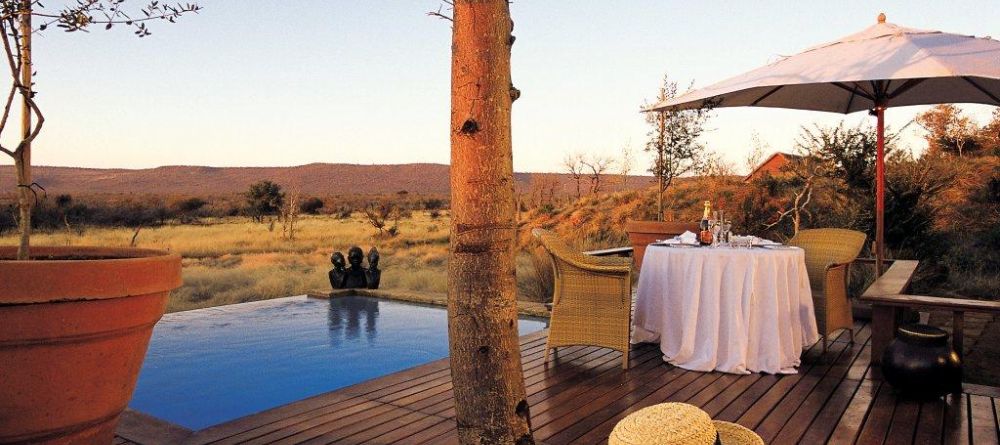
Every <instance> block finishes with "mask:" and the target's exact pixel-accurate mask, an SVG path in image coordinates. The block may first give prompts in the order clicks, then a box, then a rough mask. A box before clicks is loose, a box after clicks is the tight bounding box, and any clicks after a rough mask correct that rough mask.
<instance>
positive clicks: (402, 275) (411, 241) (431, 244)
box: [0, 212, 448, 311]
mask: <svg viewBox="0 0 1000 445" xmlns="http://www.w3.org/2000/svg"><path fill="white" fill-rule="evenodd" d="M399 231H400V235H398V236H396V237H391V238H390V237H385V236H378V235H377V231H376V230H375V229H374V228H373V227H372V226H370V225H369V224H368V223H367V222H366V221H365V220H364V219H362V218H360V217H354V218H348V219H335V218H333V217H330V216H305V217H302V218H301V219H300V220H299V223H298V225H297V231H296V234H295V239H294V240H286V239H284V238H282V235H281V225H280V223H276V224H275V225H274V229H273V230H271V225H270V224H268V223H267V222H265V223H255V222H252V221H251V220H249V219H247V218H225V219H209V220H204V221H202V222H201V223H200V224H185V225H180V224H178V225H169V224H168V225H164V226H159V227H151V228H144V229H141V230H140V231H139V234H138V236H137V237H136V246H137V247H148V248H157V249H165V250H170V251H172V252H177V253H179V254H181V256H182V257H183V258H184V260H183V267H184V286H183V287H181V288H180V289H178V290H177V291H175V292H174V293H173V294H172V296H171V300H170V303H169V306H168V311H180V310H186V309H194V308H199V307H209V306H217V305H222V304H233V303H242V302H246V301H253V300H261V299H267V298H275V297H285V296H289V295H299V294H304V293H306V292H308V291H310V290H315V289H326V288H329V286H330V285H329V282H328V279H327V275H326V274H327V271H328V270H329V269H330V254H331V253H332V252H333V251H335V250H339V251H345V252H346V250H347V248H348V247H350V246H352V245H358V246H361V247H362V248H363V249H365V251H367V250H368V249H369V248H370V247H371V246H372V245H374V246H376V247H377V248H378V250H379V252H380V253H381V254H382V261H381V263H380V267H381V268H382V269H383V270H384V272H383V274H382V287H383V288H385V289H390V290H391V289H405V290H408V291H415V292H445V291H446V290H447V271H446V267H445V265H446V261H447V252H448V219H447V217H445V216H442V217H439V218H431V217H430V216H429V215H428V214H427V213H425V212H414V213H413V216H412V217H411V218H408V219H405V220H402V221H400V227H399ZM134 233H135V232H134V230H133V229H124V228H122V229H114V228H87V229H86V230H84V231H83V232H82V233H77V232H76V231H74V232H72V233H67V232H53V233H41V234H37V235H35V236H34V237H33V241H32V243H33V244H35V245H59V246H67V245H69V246H83V245H101V246H128V245H129V243H130V242H131V240H132V236H133V234H134ZM15 242H16V241H15V239H14V238H13V236H12V235H7V236H4V237H0V243H4V244H13V243H15Z"/></svg>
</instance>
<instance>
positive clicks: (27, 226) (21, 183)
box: [14, 0, 35, 260]
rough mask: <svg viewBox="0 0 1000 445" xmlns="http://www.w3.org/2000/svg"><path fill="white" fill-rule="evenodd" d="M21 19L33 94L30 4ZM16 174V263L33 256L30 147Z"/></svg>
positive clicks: (25, 117)
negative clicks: (18, 234) (18, 238)
mask: <svg viewBox="0 0 1000 445" xmlns="http://www.w3.org/2000/svg"><path fill="white" fill-rule="evenodd" d="M21 8H22V12H21V17H20V19H21V20H20V27H21V73H20V75H21V84H22V85H24V88H25V89H27V90H28V91H27V92H26V93H27V94H30V91H31V0H24V1H23V2H22V5H21ZM28 101H29V97H28V96H27V95H26V96H24V100H23V102H22V103H21V140H27V139H28V138H29V137H30V136H31V107H30V106H29V105H28ZM14 170H15V171H16V176H17V184H18V187H17V205H18V208H19V210H20V213H19V218H18V229H19V231H20V232H21V238H20V242H19V243H18V247H17V259H19V260H27V259H28V258H30V256H31V252H30V247H29V246H30V244H29V242H30V240H31V207H32V205H33V204H34V203H35V199H34V198H35V197H34V194H33V193H32V192H31V186H32V183H33V182H32V180H31V143H25V144H23V145H21V146H19V147H18V149H17V155H16V156H15V157H14Z"/></svg>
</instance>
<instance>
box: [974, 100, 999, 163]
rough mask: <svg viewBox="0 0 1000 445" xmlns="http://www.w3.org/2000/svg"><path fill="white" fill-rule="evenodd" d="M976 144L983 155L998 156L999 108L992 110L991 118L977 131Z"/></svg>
mask: <svg viewBox="0 0 1000 445" xmlns="http://www.w3.org/2000/svg"><path fill="white" fill-rule="evenodd" d="M977 144H978V145H979V146H980V147H982V149H983V152H984V153H987V154H991V155H993V156H1000V108H997V109H995V110H993V118H992V119H990V121H989V123H987V124H986V125H984V126H983V128H981V129H980V130H979V136H978V138H977Z"/></svg>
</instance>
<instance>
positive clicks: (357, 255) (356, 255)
mask: <svg viewBox="0 0 1000 445" xmlns="http://www.w3.org/2000/svg"><path fill="white" fill-rule="evenodd" d="M364 260H365V253H364V251H362V250H361V248H360V247H358V246H351V248H350V249H348V250H347V261H346V262H347V264H349V266H346V267H345V261H344V255H343V254H342V253H340V252H334V253H333V255H332V256H331V257H330V262H331V263H333V269H331V270H330V272H329V276H330V287H332V288H334V289H365V288H368V289H378V286H379V281H380V280H381V277H382V271H381V270H380V269H379V268H378V261H379V254H378V250H376V249H375V248H374V247H372V248H371V250H369V251H368V267H367V268H366V267H364V266H363V265H362V263H363V262H364Z"/></svg>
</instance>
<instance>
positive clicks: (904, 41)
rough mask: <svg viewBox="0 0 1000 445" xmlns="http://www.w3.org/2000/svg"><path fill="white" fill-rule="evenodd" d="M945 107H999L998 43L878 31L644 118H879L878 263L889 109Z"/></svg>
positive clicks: (665, 104)
mask: <svg viewBox="0 0 1000 445" xmlns="http://www.w3.org/2000/svg"><path fill="white" fill-rule="evenodd" d="M940 103H978V104H986V105H1000V41H997V40H994V39H992V38H989V37H975V36H966V35H959V34H950V33H945V32H941V31H928V30H920V29H912V28H904V27H901V26H897V25H895V24H892V23H886V21H885V14H879V17H878V23H876V24H875V25H873V26H871V27H869V28H867V29H865V30H863V31H861V32H858V33H855V34H851V35H849V36H846V37H844V38H841V39H839V40H836V41H833V42H830V43H825V44H822V45H817V46H814V47H812V48H809V49H806V50H805V51H803V52H801V53H799V54H796V55H794V56H789V57H784V58H782V59H781V60H778V61H777V62H774V63H771V64H769V65H766V66H763V67H761V68H758V69H755V70H753V71H750V72H747V73H745V74H742V75H739V76H736V77H733V78H731V79H728V80H724V81H722V82H719V83H716V84H714V85H711V86H708V87H706V88H702V89H699V90H695V91H692V92H689V93H686V94H684V95H681V96H678V97H676V98H673V99H668V100H665V101H661V102H659V103H657V104H655V105H653V106H651V107H649V108H648V109H647V110H646V111H664V110H682V109H692V108H699V107H703V106H711V107H773V108H792V109H799V110H813V111H829V112H836V113H852V112H855V111H862V110H871V112H872V113H873V114H875V115H876V116H877V117H878V126H877V129H878V153H877V158H876V162H875V178H876V179H875V181H876V184H875V214H876V216H875V221H876V225H875V227H876V228H875V257H876V269H877V273H879V274H881V273H882V269H883V267H882V261H883V258H884V244H885V243H884V222H883V219H884V218H883V214H884V208H885V201H884V199H885V198H884V196H885V189H884V187H885V186H884V183H885V149H884V147H885V136H884V134H885V130H884V128H885V118H884V112H885V109H886V108H887V107H890V106H893V107H899V106H907V105H931V104H940Z"/></svg>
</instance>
